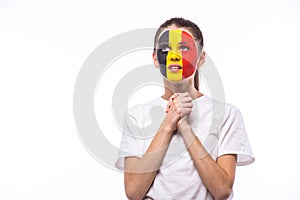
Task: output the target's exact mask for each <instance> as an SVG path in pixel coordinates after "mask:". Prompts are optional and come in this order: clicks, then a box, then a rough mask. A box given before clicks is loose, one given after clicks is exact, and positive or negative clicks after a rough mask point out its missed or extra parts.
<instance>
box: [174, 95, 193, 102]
mask: <svg viewBox="0 0 300 200" xmlns="http://www.w3.org/2000/svg"><path fill="white" fill-rule="evenodd" d="M176 99H177V100H178V101H179V102H182V103H186V102H192V101H193V99H192V97H190V96H188V97H183V98H176Z"/></svg>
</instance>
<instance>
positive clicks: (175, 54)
mask: <svg viewBox="0 0 300 200" xmlns="http://www.w3.org/2000/svg"><path fill="white" fill-rule="evenodd" d="M181 41H182V39H181V30H170V31H169V46H170V51H169V52H168V55H167V60H166V61H167V62H166V70H167V78H168V79H169V80H170V81H181V80H182V67H183V65H182V55H181V51H180V47H179V44H180V43H181Z"/></svg>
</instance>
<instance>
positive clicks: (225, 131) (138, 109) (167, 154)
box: [116, 18, 254, 200]
mask: <svg viewBox="0 0 300 200" xmlns="http://www.w3.org/2000/svg"><path fill="white" fill-rule="evenodd" d="M154 46H155V47H154V53H153V60H154V64H155V66H156V67H157V68H159V70H160V72H161V74H162V75H163V81H164V87H165V93H164V95H163V96H161V97H159V98H157V99H155V100H153V101H151V102H148V103H145V104H143V105H138V106H135V107H134V108H131V109H130V110H129V111H128V113H127V114H126V117H125V123H124V130H123V137H122V142H121V148H120V149H121V151H120V154H119V159H118V161H117V163H116V166H117V167H118V168H119V169H122V168H124V170H125V171H124V180H125V191H126V195H127V197H128V198H129V199H155V200H156V199H159V200H160V199H231V198H232V196H233V192H232V187H233V183H234V177H235V169H236V165H246V164H250V163H252V162H253V161H254V158H253V156H252V152H251V148H250V145H249V142H248V138H247V134H246V131H245V128H244V124H243V119H242V116H241V114H240V112H239V110H238V109H237V108H236V107H235V106H233V105H230V104H223V103H222V102H217V101H215V100H213V99H211V98H210V97H208V96H206V95H203V94H202V93H200V91H199V81H198V70H199V68H200V67H201V66H202V65H203V63H204V61H205V52H204V51H203V49H202V48H203V37H202V33H201V31H200V29H199V28H198V26H197V25H196V24H194V23H193V22H190V21H188V20H185V19H183V18H172V19H170V20H167V21H166V22H165V23H164V24H162V25H161V26H160V28H159V29H158V31H157V33H156V36H155V44H154ZM219 105H221V107H223V108H224V109H223V110H224V112H223V115H221V117H220V115H217V114H215V113H214V106H219ZM154 107H160V108H164V109H165V112H164V113H161V112H158V111H157V109H153V108H154ZM156 111H157V113H156V114H155V117H153V112H156ZM158 119H161V121H159V120H158ZM215 121H219V122H220V123H217V124H218V125H217V126H215V129H213V128H212V126H211V124H212V123H214V122H215ZM153 124H154V125H153ZM149 125H151V127H152V128H151V129H149V128H147V127H149ZM153 127H156V129H155V130H154V129H153ZM211 132H214V134H215V135H217V137H216V138H217V139H216V140H215V143H210V144H213V145H211V146H209V147H207V146H205V145H204V143H205V141H207V138H208V136H209V134H210V133H211Z"/></svg>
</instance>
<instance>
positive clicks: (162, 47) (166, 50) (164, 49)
mask: <svg viewBox="0 0 300 200" xmlns="http://www.w3.org/2000/svg"><path fill="white" fill-rule="evenodd" d="M160 50H161V51H162V52H168V51H171V47H169V45H162V46H160Z"/></svg>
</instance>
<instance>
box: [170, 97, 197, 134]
mask: <svg viewBox="0 0 300 200" xmlns="http://www.w3.org/2000/svg"><path fill="white" fill-rule="evenodd" d="M192 100H193V99H192V97H190V95H189V94H188V93H187V92H185V93H174V94H173V95H172V96H171V97H170V99H169V102H168V104H167V108H166V113H167V116H166V122H167V124H168V125H169V126H170V128H171V130H172V131H175V130H176V129H182V128H183V127H186V126H189V123H188V116H189V115H190V113H191V112H192V107H193V104H192Z"/></svg>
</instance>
